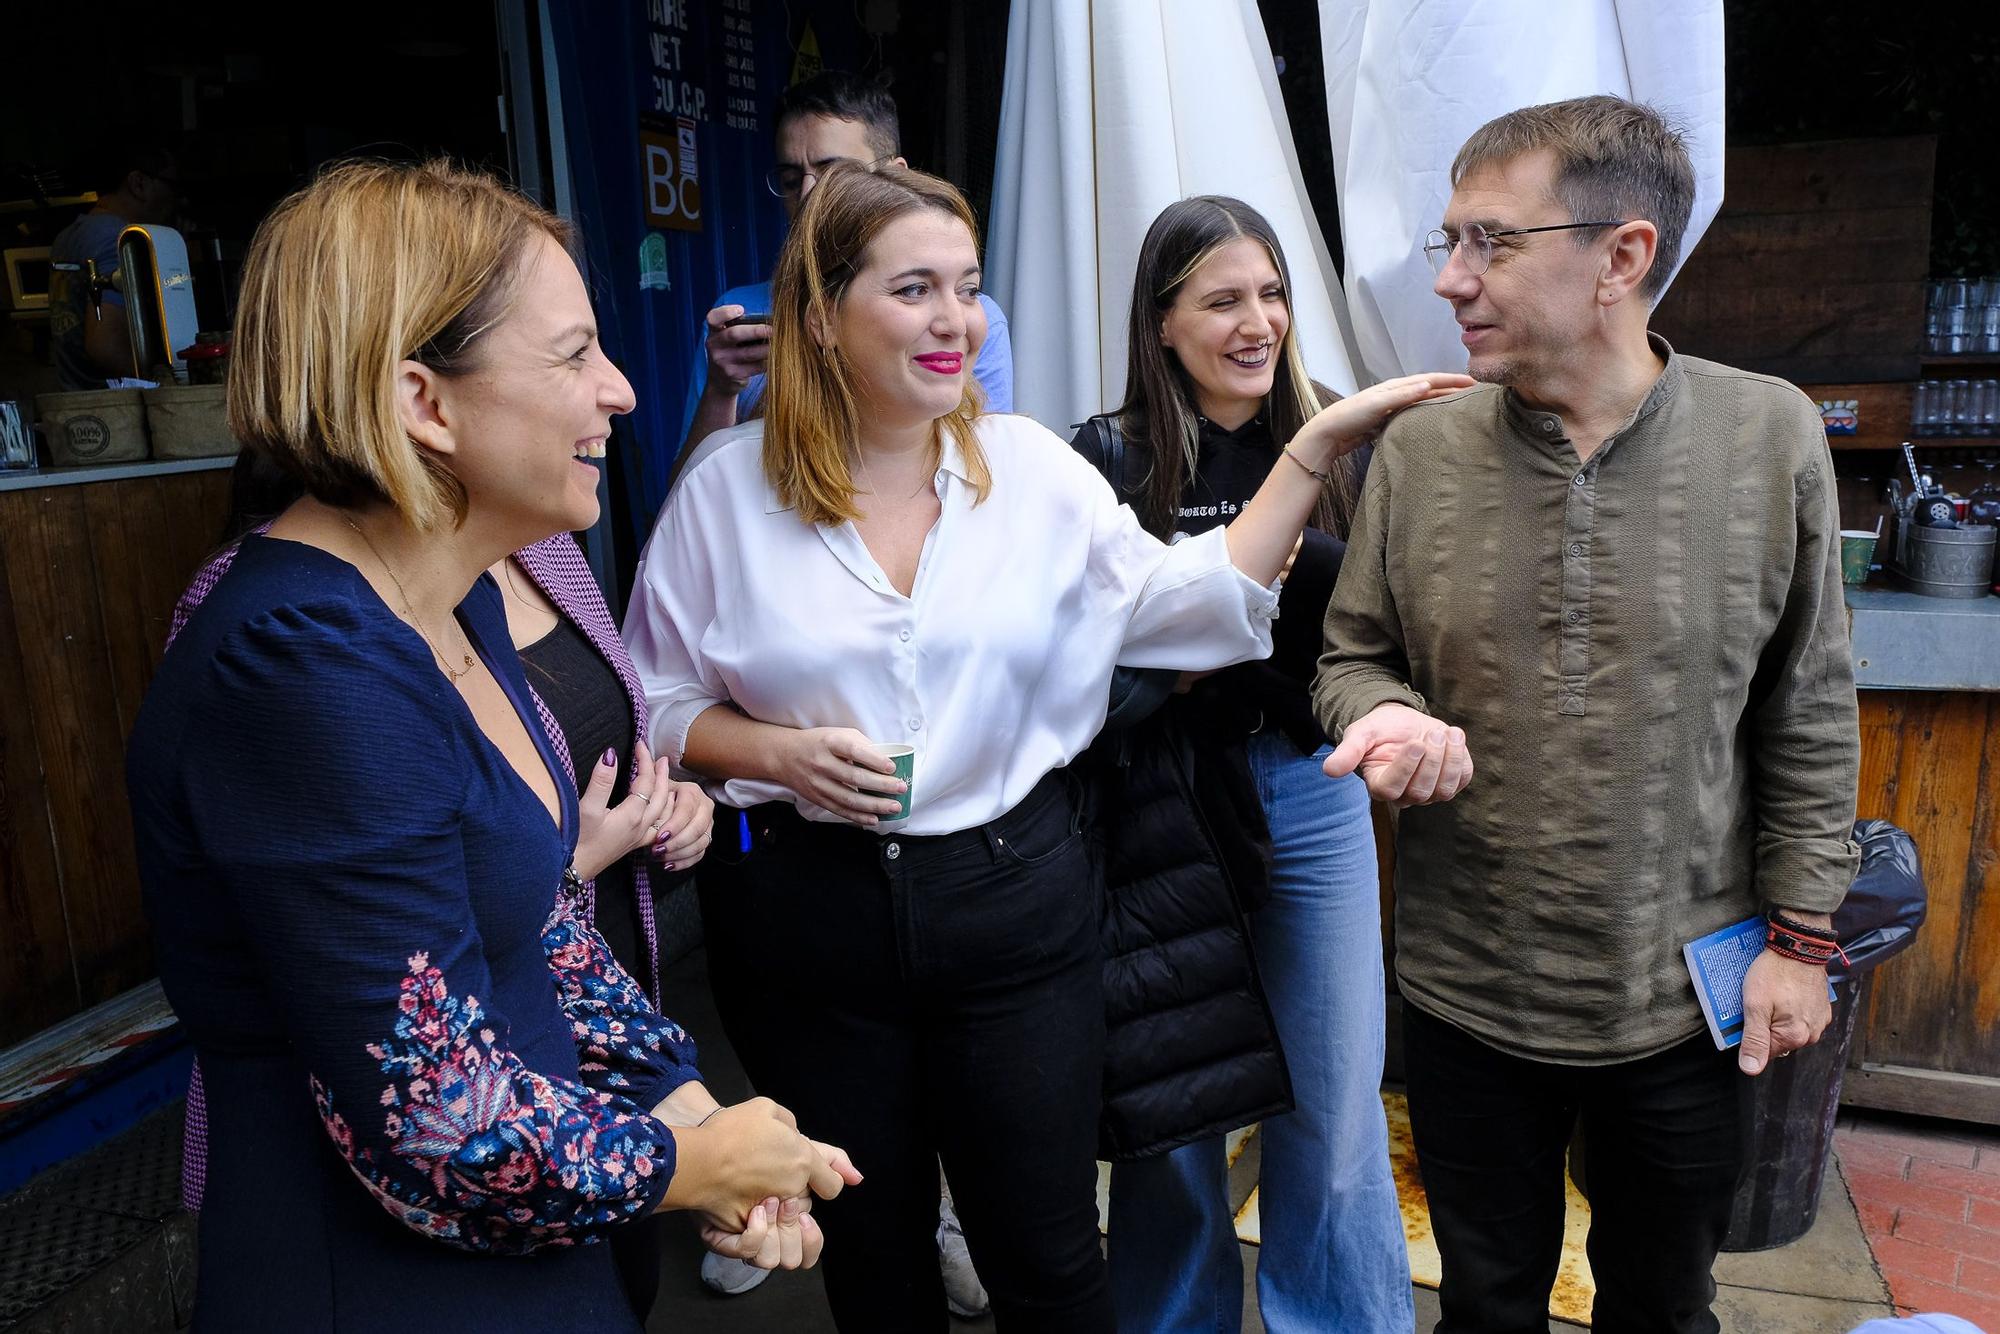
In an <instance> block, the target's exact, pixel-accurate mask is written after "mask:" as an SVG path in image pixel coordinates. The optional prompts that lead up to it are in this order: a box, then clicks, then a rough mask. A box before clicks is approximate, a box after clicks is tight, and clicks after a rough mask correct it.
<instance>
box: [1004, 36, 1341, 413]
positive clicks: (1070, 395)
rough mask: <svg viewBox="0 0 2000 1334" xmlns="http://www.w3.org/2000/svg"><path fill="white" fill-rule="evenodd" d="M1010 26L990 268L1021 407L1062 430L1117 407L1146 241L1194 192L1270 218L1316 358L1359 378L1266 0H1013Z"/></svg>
mask: <svg viewBox="0 0 2000 1334" xmlns="http://www.w3.org/2000/svg"><path fill="white" fill-rule="evenodd" d="M1008 24H1009V28H1008V36H1007V77H1006V88H1005V93H1004V95H1003V101H1002V110H1001V119H1000V144H999V153H998V161H997V166H996V168H995V173H994V191H993V218H992V225H991V236H990V239H989V242H988V246H987V256H986V272H987V277H988V282H989V285H990V286H991V287H992V289H993V293H994V296H995V297H996V298H997V299H998V300H999V301H1000V304H1001V305H1002V306H1003V307H1004V308H1005V309H1006V311H1007V317H1008V320H1009V322H1010V324H1011V326H1012V329H1013V341H1014V401H1015V406H1016V408H1017V409H1019V410H1020V411H1022V412H1026V413H1028V414H1029V415H1031V416H1033V417H1035V418H1037V419H1038V420H1040V421H1041V422H1043V423H1044V424H1046V425H1048V426H1050V427H1052V428H1054V429H1056V430H1058V431H1062V432H1063V433H1065V434H1067V432H1066V430H1065V428H1066V427H1067V426H1068V425H1069V424H1070V423H1072V422H1078V421H1081V420H1083V419H1084V418H1085V417H1088V416H1090V415H1091V414H1092V413H1096V412H1101V411H1104V410H1105V409H1107V408H1111V407H1115V406H1117V404H1118V403H1119V402H1120V401H1121V400H1122V398H1123V396H1124V390H1125V363H1126V347H1125V341H1126V325H1127V319H1128V315H1129V311H1130V303H1131V290H1132V272H1133V267H1134V265H1135V264H1136V263H1137V261H1138V256H1139V245H1140V242H1141V241H1142V240H1143V239H1144V237H1145V234H1146V228H1147V227H1148V226H1149V225H1150V224H1151V223H1152V221H1153V219H1154V217H1156V216H1157V215H1158V214H1159V212H1160V210H1161V209H1162V208H1164V207H1166V206H1167V205H1168V204H1170V203H1172V202H1173V201H1175V200H1177V199H1181V198H1184V197H1186V196H1188V195H1197V194H1221V195H1234V196H1236V197H1237V198H1240V199H1243V200H1245V201H1247V202H1248V203H1250V204H1251V205H1253V206H1254V207H1256V208H1257V209H1258V210H1259V211H1260V212H1262V213H1263V214H1264V215H1265V216H1266V217H1268V218H1269V219H1270V220H1271V223H1272V225H1273V226H1274V227H1275V228H1276V230H1277V233H1278V237H1279V240H1280V241H1281V242H1282V244H1283V245H1284V248H1285V256H1286V259H1287V261H1288V262H1289V264H1290V266H1291V271H1292V286H1293V291H1292V307H1293V315H1294V319H1295V321H1296V324H1297V327H1298V330H1299V336H1300V338H1301V339H1302V340H1303V341H1304V347H1305V352H1306V364H1307V366H1308V368H1309V369H1310V370H1311V371H1312V373H1313V375H1314V376H1316V377H1317V378H1318V379H1320V380H1321V381H1323V382H1325V383H1327V384H1329V385H1331V386H1332V387H1333V388H1335V389H1337V390H1340V391H1341V392H1343V393H1344V392H1349V391H1351V390H1353V389H1354V388H1355V376H1354V372H1353V370H1352V363H1351V360H1350V357H1349V354H1348V346H1347V336H1346V334H1345V331H1344V329H1343V327H1342V317H1341V315H1340V313H1339V308H1338V307H1339V301H1340V296H1339V292H1340V288H1339V279H1338V276H1337V275H1336V274H1335V273H1334V270H1333V266H1332V263H1331V262H1330V260H1329V258H1328V255H1327V250H1326V246H1325V243H1324V240H1323V239H1322V236H1321V232H1320V227H1319V223H1318V222H1317V221H1316V220H1315V218H1314V216H1313V211H1312V205H1311V203H1310V202H1309V200H1308V199H1307V197H1306V192H1305V185H1304V182H1303V180H1302V178H1301V177H1300V175H1299V166H1298V159H1297V155H1296V154H1295V153H1294V151H1293V148H1292V137H1291V129H1290V124H1289V122H1288V121H1287V120H1286V118H1285V110H1284V103H1283V100H1282V98H1281V97H1280V95H1279V92H1278V84H1277V77H1276V72H1275V71H1274V70H1273V68H1272V63H1271V50H1270V45H1269V43H1268V42H1267V40H1266V39H1265V36H1264V27H1263V23H1262V21H1261V20H1260V19H1259V17H1258V14H1257V6H1256V3H1255V0H1015V3H1014V5H1013V9H1012V13H1011V15H1010V17H1009V20H1008Z"/></svg>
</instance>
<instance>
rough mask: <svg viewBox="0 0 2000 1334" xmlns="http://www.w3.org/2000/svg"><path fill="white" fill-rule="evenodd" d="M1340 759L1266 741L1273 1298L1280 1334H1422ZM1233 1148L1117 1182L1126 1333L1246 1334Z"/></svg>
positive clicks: (1363, 801) (1114, 1200) (1369, 878)
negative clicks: (1278, 1052)
mask: <svg viewBox="0 0 2000 1334" xmlns="http://www.w3.org/2000/svg"><path fill="white" fill-rule="evenodd" d="M1325 756H1326V751H1324V750H1322V751H1320V753H1319V754H1318V755H1315V756H1302V755H1300V754H1299V752H1298V748H1297V747H1295V746H1293V745H1292V744H1291V743H1290V742H1289V741H1287V740H1286V739H1285V738H1284V737H1283V736H1282V735H1277V734H1269V733H1259V734H1257V735H1256V736H1253V737H1251V738H1250V768H1251V772H1252V774H1253V775H1254V776H1255V777H1256V780H1257V789H1258V795H1259V797H1261V798H1262V800H1263V804H1264V813H1265V816H1266V817H1267V818H1268V819H1269V821H1270V824H1271V841H1272V844H1273V846H1274V848H1275V850H1276V853H1277V857H1276V862H1275V865H1274V867H1273V873H1272V894H1271V901H1270V902H1269V903H1268V904H1267V905H1266V906H1265V907H1263V908H1261V909H1259V910H1258V911H1257V912H1256V913H1255V914H1254V915H1253V916H1252V917H1251V933H1252V935H1253V937H1254V938H1255V942H1256V947H1257V960H1258V965H1259V967H1260V968H1261V970H1262V972H1263V977H1264V986H1265V989H1266V991H1267V992H1268V993H1269V995H1270V999H1271V1008H1272V1010H1273V1011H1274V1013H1275V1014H1276V1015H1277V1021H1278V1036H1279V1038H1280V1040H1281V1041H1283V1043H1284V1045H1285V1057H1286V1060H1287V1061H1288V1062H1289V1064H1290V1066H1291V1072H1292V1089H1293V1092H1294V1094H1295V1095H1296V1097H1297V1101H1298V1107H1297V1110H1295V1111H1293V1112H1290V1113H1288V1114H1286V1115H1284V1116H1279V1117H1273V1118H1272V1119H1270V1120H1268V1121H1266V1122H1264V1124H1263V1128H1262V1129H1261V1130H1259V1131H1258V1139H1259V1141H1260V1143H1261V1146H1262V1151H1263V1173H1262V1180H1261V1182H1260V1186H1259V1191H1258V1213H1259V1216H1260V1218H1261V1221H1262V1228H1263V1244H1262V1246H1261V1247H1260V1248H1259V1252H1258V1257H1257V1302H1258V1307H1259V1310H1260V1311H1261V1313H1262V1315H1263V1320H1264V1328H1265V1329H1267V1330H1269V1331H1271V1334H1306V1332H1307V1331H1310V1332H1311V1334H1344V1332H1346V1331H1353V1332H1354V1334H1384V1332H1385V1331H1387V1332H1389V1334H1395V1332H1398V1331H1407V1330H1411V1329H1413V1328H1414V1327H1415V1325H1416V1312H1415V1309H1414V1307H1413V1305H1412V1301H1411V1296H1410V1265H1409V1253H1408V1251H1407V1250H1406V1249H1405V1247H1404V1241H1403V1222H1402V1215H1401V1213H1400V1211H1399V1210H1398V1208H1397V1204H1396V1185H1395V1181H1394V1179H1393V1178H1392V1177H1391V1175H1390V1171H1389V1130H1388V1123H1387V1121H1386V1120H1385V1119H1384V1117H1383V1113H1382V1103H1381V1094H1380V1088H1381V1082H1382V1048H1383V1018H1382V929H1381V906H1380V899H1379V897H1378V888H1377V884H1378V881H1377V874H1376V864H1375V836H1374V829H1373V826H1372V825H1371V824H1370V823H1369V818H1368V792H1367V789H1366V788H1364V787H1363V786H1362V784H1361V781H1360V780H1359V779H1357V778H1353V777H1349V778H1342V779H1339V780H1333V779H1329V778H1327V776H1326V775H1325V774H1324V773H1323V772H1321V770H1320V760H1322V759H1324V758H1325ZM1228 1178H1229V1169H1228V1164H1227V1162H1226V1161H1225V1158H1224V1154H1223V1142H1222V1140H1221V1139H1219V1138H1217V1139H1209V1140H1203V1141H1201V1142H1200V1143H1197V1144H1189V1145H1186V1146H1185V1147H1183V1148H1180V1149H1177V1150H1175V1151H1174V1152H1173V1153H1170V1154H1166V1155H1164V1156H1162V1157H1158V1158H1148V1159H1143V1160H1141V1161H1138V1162H1132V1163H1120V1164H1118V1165H1117V1166H1116V1167H1114V1168H1113V1169H1112V1172H1111V1219H1110V1259H1111V1294H1112V1303H1113V1306H1114V1307H1115V1308H1116V1310H1117V1314H1118V1328H1119V1329H1120V1330H1121V1331H1125V1332H1126V1334H1181V1332H1182V1331H1185V1332H1186V1334H1196V1332H1197V1331H1199V1332H1200V1334H1237V1331H1239V1330H1240V1329H1241V1328H1242V1313H1243V1267H1242V1262H1241V1259H1240V1258H1239V1252H1238V1250H1237V1243H1236V1230H1235V1226H1234V1220H1233V1219H1232V1217H1231V1214H1230V1209H1229V1194H1228V1188H1229V1179H1228Z"/></svg>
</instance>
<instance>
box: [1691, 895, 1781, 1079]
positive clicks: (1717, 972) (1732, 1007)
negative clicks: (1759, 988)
mask: <svg viewBox="0 0 2000 1334" xmlns="http://www.w3.org/2000/svg"><path fill="white" fill-rule="evenodd" d="M1763 952H1764V919H1763V918H1761V917H1748V918H1745V919H1744V920H1743V921H1740V922H1738V923H1737V924H1736V925H1734V926H1725V927H1723V928H1722V929H1721V930H1720V931H1711V932H1709V933H1708V934H1707V935H1705V936H1703V937H1702V938H1701V939H1700V940H1691V941H1689V942H1688V943H1687V944H1685V945H1683V946H1681V954H1682V956H1683V957H1685V958H1686V959H1687V966H1688V976H1689V977H1691V978H1693V979H1694V998H1695V999H1696V1000H1698V1001H1700V1002H1701V1016H1702V1018H1704V1019H1706V1020H1708V1035H1709V1036H1710V1037H1711V1038H1713V1039H1715V1048H1716V1050H1717V1051H1725V1050H1727V1049H1728V1048H1730V1047H1734V1046H1735V1045H1736V1044H1737V1043H1739V1042H1741V1041H1743V977H1744V974H1746V973H1748V972H1749V971H1750V965H1751V964H1753V963H1755V962H1756V960H1757V956H1758V955H1759V954H1762V953H1763Z"/></svg>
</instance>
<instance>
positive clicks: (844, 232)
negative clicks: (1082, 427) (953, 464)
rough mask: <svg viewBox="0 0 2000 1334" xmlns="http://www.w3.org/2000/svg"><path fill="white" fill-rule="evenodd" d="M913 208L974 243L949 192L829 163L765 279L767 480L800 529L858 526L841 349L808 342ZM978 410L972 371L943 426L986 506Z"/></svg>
mask: <svg viewBox="0 0 2000 1334" xmlns="http://www.w3.org/2000/svg"><path fill="white" fill-rule="evenodd" d="M918 209H934V210H936V211H937V212H940V213H944V214H946V215H948V216H950V217H954V218H957V219H958V220H959V221H960V222H962V223H964V224H965V228H966V230H967V231H969V232H971V233H972V238H973V243H974V244H975V245H976V244H978V240H979V228H978V225H977V222H976V220H975V219H974V218H973V216H972V206H971V205H969V204H967V203H966V202H965V196H964V195H962V194H960V193H959V192H958V190H957V189H956V187H954V186H953V185H952V184H951V183H950V182H948V181H942V180H939V179H938V178H937V177H935V176H931V175H928V174H926V173H924V172H921V171H912V170H910V169H909V168H908V167H881V168H877V169H874V170H870V169H868V168H866V167H862V166H859V165H854V164H849V163H840V164H836V165H835V166H833V167H830V168H828V170H827V172H826V174H825V175H824V176H822V177H821V178H820V181H819V184H818V185H817V186H815V187H814V188H813V192H812V193H811V194H810V195H807V196H806V202H805V207H803V208H802V209H800V210H799V215H798V217H796V218H795V219H793V220H792V234H791V235H790V236H789V237H787V238H786V240H785V248H784V251H783V252H782V253H781V254H780V255H779V256H778V267H777V270H776V272H774V273H773V274H772V275H771V361H770V366H769V369H768V370H767V371H766V379H765V381H764V476H765V478H766V479H767V480H768V481H769V482H770V484H771V489H772V490H773V491H776V492H777V493H778V499H779V500H780V501H781V502H782V503H784V504H785V505H787V506H788V507H790V508H793V509H796V510H797V511H798V513H799V517H800V518H801V519H804V520H805V521H806V522H807V523H821V524H836V523H844V522H846V521H847V520H850V519H854V518H857V517H859V515H860V511H859V510H858V509H856V508H855V504H854V493H855V486H854V474H853V473H852V472H851V471H850V470H849V468H848V451H849V450H850V449H852V448H853V447H854V445H855V442H856V441H857V440H859V438H860V434H861V429H860V428H861V414H860V408H859V406H858V405H857V404H856V402H855V395H854V385H853V383H852V382H851V380H850V378H849V375H848V371H847V366H846V361H845V359H844V358H843V357H842V356H841V355H840V351H839V349H838V348H829V347H823V346H821V344H820V342H819V340H818V339H817V338H815V337H814V336H813V331H814V330H815V329H826V328H829V327H830V326H831V325H832V324H833V323H834V319H835V311H836V310H837V308H838V307H839V305H840V302H841V298H842V297H844V296H845V295H846V294H847V288H848V284H850V283H851V282H853V281H854V276H855V275H856V274H857V273H859V272H860V271H861V268H862V266H863V265H864V264H865V263H866V262H867V255H868V247H869V246H870V245H871V244H872V243H873V242H874V240H875V238H876V237H877V236H879V235H881V233H882V229H883V228H884V227H886V226H888V224H889V223H890V222H892V221H893V220H895V219H896V218H898V217H901V216H902V215H903V214H905V213H911V212H915V211H916V210H918ZM981 407H982V403H981V397H980V393H979V387H978V384H977V383H976V382H975V381H974V380H973V378H972V374H971V364H970V362H968V363H967V365H966V369H965V393H964V395H963V396H962V397H961V398H960V399H959V401H958V406H957V407H955V408H953V409H952V410H951V411H950V412H948V413H946V414H945V415H944V416H943V417H940V418H939V419H938V423H939V425H940V426H941V427H942V428H943V430H945V431H949V432H951V437H952V439H953V440H955V441H957V442H958V448H959V452H960V453H961V454H962V455H963V456H964V459H965V470H966V475H967V477H968V478H969V479H970V480H971V482H972V486H973V489H974V491H975V492H976V493H977V495H978V499H979V500H984V499H986V496H987V494H988V492H990V491H991V490H992V489H993V475H992V473H991V472H990V471H989V470H988V468H987V466H986V456H985V454H983V453H982V452H980V448H979V442H978V440H977V439H975V438H974V436H973V430H972V424H973V423H974V422H975V421H977V420H978V418H979V413H980V410H981ZM942 444H943V436H942V434H935V435H934V436H933V438H932V441H931V448H932V450H933V457H935V455H936V452H938V451H940V450H941V449H942ZM974 503H977V501H975V502H974Z"/></svg>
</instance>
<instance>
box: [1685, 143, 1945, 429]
mask: <svg viewBox="0 0 2000 1334" xmlns="http://www.w3.org/2000/svg"><path fill="white" fill-rule="evenodd" d="M1936 157H1937V141H1936V140H1935V139H1934V138H1931V137H1929V136H1918V137H1914V138H1902V139H1849V140H1838V141H1830V142H1823V143H1807V144H1779V145H1774V146H1768V147H1752V146H1743V147H1739V146H1736V145H1733V144H1732V145H1731V146H1730V149H1729V153H1728V156H1727V161H1726V163H1725V165H1724V168H1723V172H1724V180H1723V200H1722V211H1721V212H1720V213H1719V214H1717V216H1716V219H1715V221H1714V223H1713V224H1711V225H1710V227H1709V229H1708V232H1707V234H1706V235H1704V236H1703V237H1702V240H1701V244H1700V245H1698V246H1696V247H1695V250H1694V253H1693V254H1692V255H1691V256H1689V257H1688V261H1687V263H1686V265H1685V266H1683V268H1682V269H1681V272H1680V274H1679V275H1678V276H1677V277H1676V278H1675V279H1674V284H1673V286H1672V287H1670V288H1668V289H1667V295H1666V297H1665V298H1664V299H1663V300H1662V301H1661V302H1660V307H1659V309H1658V310H1657V311H1655V312H1654V316H1653V327H1654V328H1655V329H1658V330H1659V331H1660V333H1662V334H1663V335H1665V336H1666V338H1667V340H1668V341H1669V342H1671V343H1672V344H1673V345H1674V347H1675V348H1676V349H1677V350H1679V351H1681V352H1684V353H1687V354H1688V355H1690V356H1697V357H1706V358H1708V359H1709V360H1711V361H1720V362H1724V363H1726V364H1728V365H1731V366H1740V367H1742V368H1744V369H1745V370H1753V371H1760V372H1762V373H1764V374H1766V375H1778V376H1782V377H1784V378H1785V379H1787V380H1790V381H1792V382H1793V383H1795V384H1831V383H1839V382H1842V381H1853V380H1914V379H1915V378H1916V377H1917V356H1918V351H1919V349H1920V348H1921V346H1922V343H1923V329H1924V324H1923V316H1924V280H1925V278H1926V277H1927V276H1928V274H1929V272H1930V246H1931V193H1932V192H1931V177H1932V171H1933V167H1934V164H1935V160H1936ZM1899 438H1900V437H1899Z"/></svg>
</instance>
